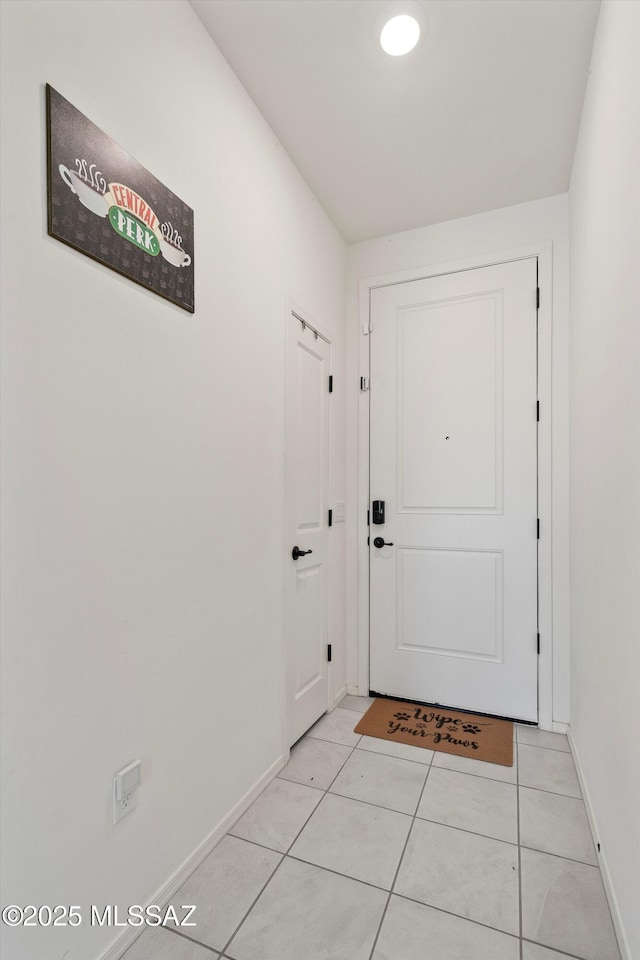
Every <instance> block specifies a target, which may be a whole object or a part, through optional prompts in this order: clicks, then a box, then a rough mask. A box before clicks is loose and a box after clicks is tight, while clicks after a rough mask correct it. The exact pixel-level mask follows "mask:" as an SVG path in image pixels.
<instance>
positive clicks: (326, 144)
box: [190, 0, 600, 243]
mask: <svg viewBox="0 0 640 960" xmlns="http://www.w3.org/2000/svg"><path fill="white" fill-rule="evenodd" d="M190 2H191V5H192V6H193V8H194V10H195V11H196V13H197V14H198V16H199V17H200V19H201V20H202V22H203V24H204V25H205V27H206V28H207V30H208V31H209V33H210V34H211V36H212V37H213V39H214V40H215V42H216V44H217V45H218V46H219V47H220V49H221V50H222V52H223V54H224V55H225V57H226V58H227V60H228V61H229V63H230V64H231V66H232V67H233V69H234V70H235V72H236V74H237V75H238V77H239V78H240V80H241V81H242V83H243V84H244V86H245V87H246V89H247V90H248V91H249V93H250V95H251V96H252V98H253V100H254V101H255V103H256V104H257V105H258V107H259V109H260V110H261V112H262V113H263V115H264V116H265V117H266V119H267V121H268V122H269V124H270V125H271V127H272V129H273V130H274V132H275V133H276V135H277V137H278V138H279V140H280V142H281V143H282V144H283V146H284V147H285V148H286V150H287V151H288V153H289V154H290V156H291V157H292V159H293V161H294V162H295V164H296V166H297V167H298V169H299V170H300V172H301V173H302V175H303V177H304V178H305V180H306V181H307V183H308V184H309V186H310V187H311V189H312V190H313V192H314V194H315V196H316V197H317V198H318V200H319V202H320V203H321V204H322V206H323V207H324V209H325V210H326V212H327V213H328V215H329V216H330V218H331V219H332V220H333V222H334V223H335V225H336V226H337V228H338V229H339V231H340V232H341V234H342V235H343V237H344V238H345V239H346V240H347V241H348V242H350V243H352V242H356V241H359V240H365V239H369V238H371V237H376V236H383V235H385V234H389V233H395V232H399V231H402V230H408V229H411V228H413V227H419V226H425V225H427V224H430V223H439V222H442V221H445V220H452V219H455V218H456V217H464V216H468V215H470V214H474V213H480V212H482V211H484V210H492V209H496V208H499V207H505V206H510V205H511V204H514V203H522V202H525V201H528V200H537V199H540V198H541V197H548V196H553V195H554V194H557V193H563V192H565V191H566V190H567V189H568V186H569V176H570V172H571V163H572V160H573V153H574V149H575V142H576V136H577V132H578V125H579V120H580V111H581V109H582V100H583V96H584V88H585V83H586V78H587V70H588V66H589V59H590V55H591V46H592V42H593V34H594V31H595V26H596V20H597V16H598V11H599V7H600V0H421V4H420V5H421V7H423V8H424V10H425V12H426V15H427V18H428V22H429V29H428V32H427V34H426V36H425V37H423V39H422V40H421V42H420V43H419V44H418V46H417V47H416V48H415V50H413V51H412V52H411V53H410V54H408V55H407V56H405V57H397V58H395V57H389V56H387V55H386V54H384V53H383V52H382V51H381V50H380V49H379V47H378V46H377V44H376V42H375V39H374V24H375V22H376V20H377V19H378V18H379V17H380V16H381V14H383V13H384V12H385V11H386V10H387V9H389V10H393V9H394V7H396V6H398V3H401V0H390V2H387V0H190Z"/></svg>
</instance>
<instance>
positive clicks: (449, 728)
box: [447, 723, 458, 733]
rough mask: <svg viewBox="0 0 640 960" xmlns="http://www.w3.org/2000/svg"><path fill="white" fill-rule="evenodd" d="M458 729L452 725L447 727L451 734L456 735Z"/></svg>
mask: <svg viewBox="0 0 640 960" xmlns="http://www.w3.org/2000/svg"><path fill="white" fill-rule="evenodd" d="M457 729H458V728H457V727H456V726H455V725H454V724H453V723H452V724H450V725H449V726H448V727H447V730H448V731H449V733H455V732H456V730H457Z"/></svg>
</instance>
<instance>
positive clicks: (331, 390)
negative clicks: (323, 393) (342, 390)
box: [329, 374, 333, 393]
mask: <svg viewBox="0 0 640 960" xmlns="http://www.w3.org/2000/svg"><path fill="white" fill-rule="evenodd" d="M329 393H333V374H331V376H330V377H329Z"/></svg>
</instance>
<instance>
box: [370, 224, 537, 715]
mask: <svg viewBox="0 0 640 960" xmlns="http://www.w3.org/2000/svg"><path fill="white" fill-rule="evenodd" d="M531 257H537V258H538V286H539V287H540V306H539V308H538V377H537V380H538V399H539V401H540V421H539V423H538V516H539V518H540V539H539V541H538V629H539V631H540V654H539V656H538V723H539V725H540V727H541V728H542V729H545V730H552V729H553V617H552V609H553V581H552V574H553V571H552V474H551V440H552V430H551V427H552V391H551V373H552V366H551V351H552V301H553V297H552V278H553V272H552V259H553V244H552V241H551V240H547V241H544V242H542V243H538V244H531V245H527V246H523V247H515V248H512V249H507V250H501V251H498V252H495V253H489V254H485V255H478V256H474V257H469V258H466V259H464V260H456V261H450V262H446V263H438V264H430V265H428V266H425V267H423V268H413V269H410V270H403V271H401V272H399V273H392V274H384V275H382V276H377V277H367V278H365V279H363V280H361V281H360V284H359V291H358V360H359V376H361V377H365V378H367V381H368V379H369V376H370V356H369V353H370V351H369V328H370V322H371V320H370V303H371V291H372V290H374V289H375V288H377V287H385V286H389V285H391V284H397V283H407V282H410V281H412V280H425V279H428V278H430V277H437V276H442V275H443V274H449V273H460V272H462V271H464V270H475V269H477V268H478V267H488V266H494V265H496V264H501V263H507V262H509V261H512V260H524V259H529V258H531ZM369 429H370V416H369V393H368V391H361V392H360V394H359V399H358V514H357V536H358V581H357V592H358V650H357V693H358V694H359V695H360V696H366V695H367V694H368V693H369V636H370V633H369V628H370V623H369V562H370V560H369V547H368V546H367V537H368V536H369V529H368V527H367V520H366V518H367V511H368V509H369V502H370V490H369V476H370V446H369ZM354 692H356V691H354Z"/></svg>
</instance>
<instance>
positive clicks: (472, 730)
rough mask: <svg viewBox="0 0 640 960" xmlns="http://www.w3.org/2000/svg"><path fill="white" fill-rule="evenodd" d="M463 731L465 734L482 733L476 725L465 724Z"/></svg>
mask: <svg viewBox="0 0 640 960" xmlns="http://www.w3.org/2000/svg"><path fill="white" fill-rule="evenodd" d="M462 729H463V730H464V732H465V733H480V727H478V726H476V724H475V723H463V724H462Z"/></svg>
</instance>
